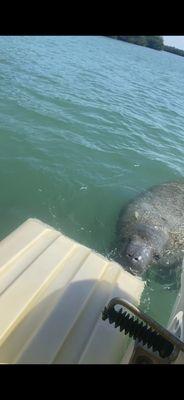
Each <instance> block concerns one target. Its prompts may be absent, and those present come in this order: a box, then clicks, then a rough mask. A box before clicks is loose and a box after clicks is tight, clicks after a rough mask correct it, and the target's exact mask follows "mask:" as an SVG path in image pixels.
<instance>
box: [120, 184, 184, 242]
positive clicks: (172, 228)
mask: <svg viewBox="0 0 184 400" xmlns="http://www.w3.org/2000/svg"><path fill="white" fill-rule="evenodd" d="M137 223H143V224H148V225H151V226H158V227H160V228H161V229H163V230H167V231H169V232H174V233H175V234H176V235H177V236H178V235H179V236H181V241H183V228H184V182H168V183H164V184H162V185H157V186H153V187H151V188H150V189H149V190H147V191H145V192H143V193H140V194H139V195H138V196H137V197H136V198H135V199H134V200H133V201H132V202H130V203H129V205H128V206H127V207H126V208H125V209H122V210H121V212H120V215H119V218H118V223H117V234H118V236H119V237H121V239H123V237H124V236H127V234H130V235H131V234H132V233H134V229H135V224H137Z"/></svg>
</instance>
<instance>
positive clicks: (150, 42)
mask: <svg viewBox="0 0 184 400" xmlns="http://www.w3.org/2000/svg"><path fill="white" fill-rule="evenodd" d="M110 37H111V38H113V39H117V40H122V41H124V42H128V43H132V44H137V45H138V46H145V47H150V48H152V49H155V50H163V51H167V52H169V53H173V54H177V55H179V56H182V57H184V51H183V50H181V49H177V48H176V47H173V46H166V45H165V44H164V40H163V37H162V36H110Z"/></svg>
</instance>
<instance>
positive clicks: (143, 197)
mask: <svg viewBox="0 0 184 400" xmlns="http://www.w3.org/2000/svg"><path fill="white" fill-rule="evenodd" d="M116 238H117V241H116V244H117V246H116V247H117V255H116V257H115V259H116V261H117V262H119V263H120V264H121V265H122V266H123V267H124V268H125V269H127V270H128V271H129V272H131V273H132V274H134V275H138V276H142V275H143V273H145V272H146V271H147V270H148V269H149V267H150V266H156V267H159V268H162V269H163V268H164V269H165V268H166V269H169V270H170V271H172V270H174V269H177V268H178V267H179V268H181V264H182V260H183V256H184V182H167V183H163V184H160V185H157V186H153V187H151V188H150V189H149V190H147V191H145V192H143V193H141V194H139V195H138V196H137V197H136V198H135V199H134V200H133V201H131V202H130V203H129V204H128V205H127V207H125V208H124V209H122V210H121V212H120V215H119V218H118V222H117V230H116Z"/></svg>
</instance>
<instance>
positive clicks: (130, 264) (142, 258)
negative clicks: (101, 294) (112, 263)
mask: <svg viewBox="0 0 184 400" xmlns="http://www.w3.org/2000/svg"><path fill="white" fill-rule="evenodd" d="M168 237H169V236H168V232H167V231H166V230H163V229H162V228H160V227H158V226H151V225H147V224H135V225H134V226H133V227H132V229H131V233H130V232H128V233H127V236H126V232H125V234H124V235H123V238H122V240H121V241H120V243H119V247H118V261H119V262H120V264H122V266H124V267H125V268H127V269H128V271H129V272H131V273H132V274H134V275H139V276H141V275H142V274H143V273H144V272H146V270H147V269H148V267H149V266H150V265H151V264H153V263H157V262H158V260H159V259H160V258H161V256H162V254H163V250H164V246H165V244H166V243H167V241H168Z"/></svg>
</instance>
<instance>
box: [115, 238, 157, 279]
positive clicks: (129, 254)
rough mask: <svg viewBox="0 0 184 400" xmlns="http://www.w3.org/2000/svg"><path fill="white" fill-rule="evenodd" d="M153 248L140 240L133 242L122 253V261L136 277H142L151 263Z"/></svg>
mask: <svg viewBox="0 0 184 400" xmlns="http://www.w3.org/2000/svg"><path fill="white" fill-rule="evenodd" d="M152 257H153V251H152V248H151V246H149V245H148V244H147V243H143V242H142V241H138V240H131V241H130V242H128V243H127V245H126V246H125V247H124V249H123V250H122V251H121V261H122V263H123V265H124V266H125V267H127V269H128V270H130V272H131V273H132V274H134V275H142V274H143V273H144V272H145V271H146V269H147V268H148V265H149V264H150V263H151V261H152Z"/></svg>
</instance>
